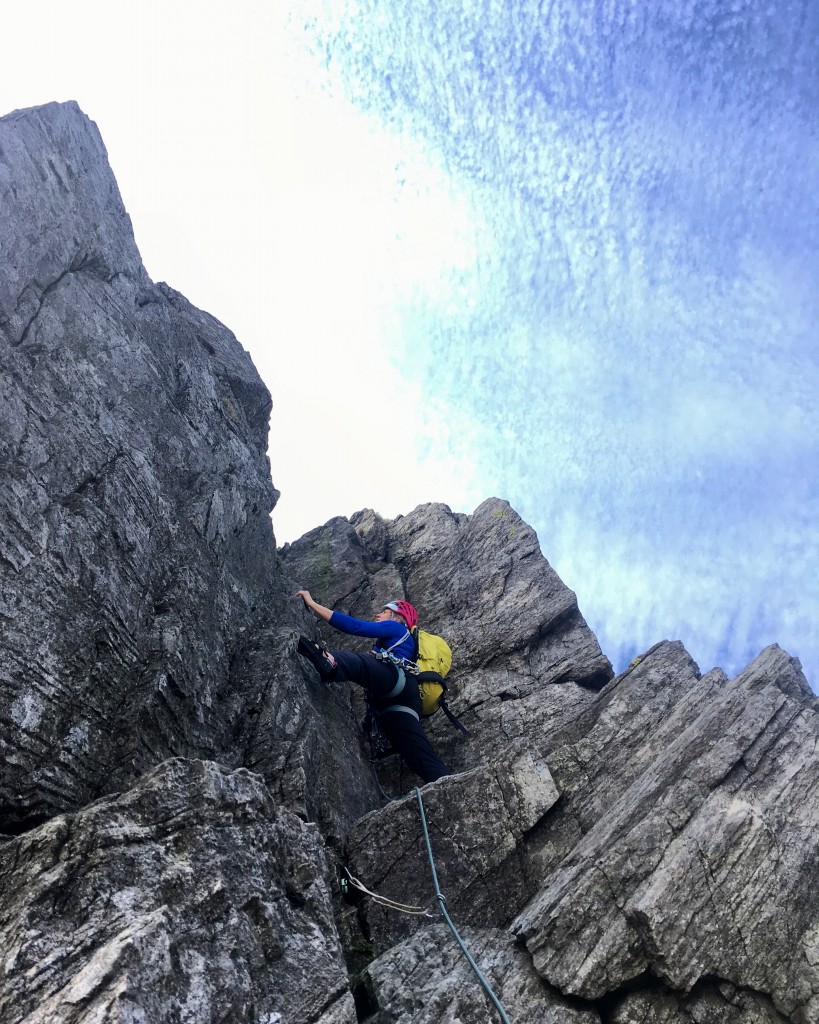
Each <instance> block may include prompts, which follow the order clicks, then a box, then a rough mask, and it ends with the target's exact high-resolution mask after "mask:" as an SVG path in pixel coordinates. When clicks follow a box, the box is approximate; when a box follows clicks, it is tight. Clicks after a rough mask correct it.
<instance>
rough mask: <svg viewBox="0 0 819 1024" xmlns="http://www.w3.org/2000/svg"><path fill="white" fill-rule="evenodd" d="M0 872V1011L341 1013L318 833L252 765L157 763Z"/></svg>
mask: <svg viewBox="0 0 819 1024" xmlns="http://www.w3.org/2000/svg"><path fill="white" fill-rule="evenodd" d="M0 879H1V880H2V892H3V896H2V900H1V901H0V947H2V949H3V951H4V979H3V980H4V984H3V987H2V992H1V993H0V1019H2V1020H4V1021H11V1020H18V1021H32V1022H33V1021H90V1020H152V1021H160V1020H202V1021H205V1020H253V1021H265V1022H268V1024H270V1022H273V1021H276V1020H287V1021H293V1022H305V1024H306V1022H308V1021H318V1020H322V1021H323V1022H324V1024H330V1021H331V1020H336V1021H342V1020H351V1019H352V1020H354V1019H355V1016H354V1014H351V1013H350V1012H349V1011H350V1010H351V1009H352V1003H351V998H350V995H349V992H348V991H347V976H346V972H345V971H344V969H343V960H342V958H341V950H340V947H339V944H338V939H337V937H336V932H335V928H334V926H333V912H332V905H331V900H330V891H329V888H328V879H327V870H326V864H325V858H324V855H323V850H322V843H321V837H320V835H319V833H318V830H317V829H316V828H315V826H311V825H305V824H304V822H302V821H301V820H300V819H299V818H298V817H296V815H294V814H292V813H291V812H289V811H287V810H285V809H284V808H282V807H281V806H277V805H276V804H275V802H274V801H273V800H272V799H271V796H270V794H269V792H268V791H267V789H266V787H265V786H264V784H263V782H262V780H261V779H260V778H259V777H258V776H257V775H254V774H252V773H250V772H247V771H244V770H239V771H236V772H227V771H225V770H224V769H222V768H220V767H219V766H217V765H215V764H213V763H211V762H206V761H192V762H190V761H183V760H181V759H180V760H172V761H167V762H165V764H163V765H161V766H160V767H159V768H156V769H155V770H153V771H152V772H149V773H147V774H146V775H144V776H143V777H142V778H141V779H140V780H139V783H138V784H137V785H136V786H135V787H134V789H132V790H131V791H129V792H128V793H125V794H122V795H121V796H116V797H109V798H107V799H103V800H100V801H98V802H97V803H95V804H92V805H91V806H89V807H87V808H85V809H84V810H82V811H79V812H78V813H77V814H73V815H59V816H57V817H55V818H53V819H52V820H51V821H50V822H49V823H48V824H47V825H43V826H41V827H40V828H39V829H35V830H34V831H33V832H32V833H30V834H29V835H27V836H23V837H21V838H19V839H17V840H15V841H14V842H11V843H8V844H6V846H5V847H4V848H3V849H2V850H0ZM345 1007H346V1008H347V1010H346V1011H345Z"/></svg>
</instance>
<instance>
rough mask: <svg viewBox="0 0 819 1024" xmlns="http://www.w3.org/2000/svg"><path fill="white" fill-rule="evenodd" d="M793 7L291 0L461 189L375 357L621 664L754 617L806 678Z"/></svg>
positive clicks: (747, 654)
mask: <svg viewBox="0 0 819 1024" xmlns="http://www.w3.org/2000/svg"><path fill="white" fill-rule="evenodd" d="M818 11H819V8H817V6H816V4H813V3H811V2H810V0H802V2H792V3H789V2H781V0H780V2H775V3H773V4H768V5H759V4H757V3H756V2H755V0H740V2H737V3H734V4H731V5H730V6H729V5H726V4H724V3H723V2H722V0H705V2H701V0H698V2H696V3H694V2H693V0H674V2H673V3H670V2H666V3H662V2H660V3H650V4H649V3H641V4H635V3H633V2H611V3H603V2H602V0H598V2H597V3H593V4H587V5H578V4H576V3H575V0H553V2H551V3H548V4H543V3H539V2H525V0H523V2H516V3H514V4H510V3H507V2H505V0H503V2H501V0H497V2H492V0H487V2H480V3H477V2H476V3H473V4H469V3H458V4H454V3H449V2H447V3H443V4H441V3H439V2H437V0H418V2H416V3H413V4H408V5H404V4H401V5H397V4H383V3H381V2H378V0H358V2H356V3H355V4H349V5H344V4H340V5H339V4H336V5H333V7H332V10H327V9H325V8H322V9H321V11H320V12H319V11H318V10H317V11H316V14H315V21H314V22H313V23H312V25H311V26H310V32H311V34H312V38H314V39H315V40H316V50H317V52H318V53H319V55H320V57H321V59H322V61H323V65H324V68H325V70H326V73H327V75H328V82H332V83H333V87H334V88H336V89H338V90H342V91H343V92H344V94H345V95H346V96H347V97H348V98H351V99H352V101H353V103H354V104H355V105H356V106H357V107H358V108H359V109H360V110H361V111H364V112H366V113H367V114H368V115H369V116H371V117H375V118H376V119H377V120H378V121H379V122H380V124H381V125H382V126H383V131H384V132H385V133H388V134H390V135H395V134H405V135H410V136H412V137H414V138H416V139H419V140H422V141H423V144H424V145H425V146H426V147H427V149H428V151H429V152H430V153H431V154H433V156H434V158H435V159H437V160H439V161H440V164H441V166H442V167H444V168H445V170H446V172H447V174H448V175H449V177H450V182H451V188H452V190H453V192H456V193H457V194H458V195H459V196H460V197H462V199H464V201H466V202H467V203H468V204H469V206H470V209H471V211H472V212H471V229H470V231H471V235H470V246H471V256H470V259H469V260H468V261H466V262H464V261H461V262H460V263H459V264H458V265H457V266H452V268H451V269H450V271H449V272H448V273H444V276H443V278H442V279H441V280H440V281H439V282H438V284H437V286H436V288H435V289H434V290H429V289H425V288H423V287H419V288H416V289H415V291H414V293H413V294H411V295H408V296H406V297H405V300H404V301H403V304H402V306H401V308H399V309H396V311H395V322H394V325H393V332H394V333H393V335H392V338H391V344H392V347H393V353H394V365H395V368H396V373H398V374H400V375H402V377H403V378H405V379H406V380H407V382H408V387H411V388H416V387H423V388H424V389H425V391H426V393H427V394H429V395H430V396H432V397H434V400H435V402H436V403H437V407H438V409H439V410H440V409H441V407H443V408H445V409H446V410H448V412H447V414H446V416H445V419H446V421H447V423H448V425H449V429H450V432H451V437H457V441H458V445H459V446H460V448H461V450H469V451H470V452H471V459H472V462H473V464H472V465H471V466H470V468H469V479H468V480H465V481H464V485H465V487H466V488H467V489H468V490H469V492H470V493H472V492H473V490H474V488H475V483H476V479H477V482H478V486H479V487H480V486H482V487H483V490H484V492H485V494H486V495H488V494H490V493H495V494H498V495H500V496H502V497H505V498H507V499H508V500H509V501H510V502H511V503H512V504H513V505H514V506H515V507H516V508H517V510H518V511H519V512H520V513H521V514H522V515H523V516H524V518H526V519H527V520H528V521H529V522H531V523H532V524H533V525H534V526H535V528H536V529H537V531H538V535H539V537H540V541H541V546H542V548H543V551H544V554H545V555H546V557H547V558H548V559H549V560H550V562H552V564H553V565H554V566H555V567H556V568H557V570H558V571H559V572H560V574H561V576H562V577H563V578H564V580H565V581H566V582H567V583H568V585H569V586H570V587H572V588H573V589H574V590H575V591H576V592H577V594H578V597H579V600H580V605H581V610H582V611H583V613H584V614H585V616H586V618H587V619H588V621H589V624H590V625H591V626H592V628H593V629H594V630H595V632H596V634H597V635H598V637H599V638H600V641H601V644H602V646H603V648H604V650H605V651H606V653H607V654H608V655H609V656H610V657H611V658H612V660H613V661H614V662H615V663H616V667H617V668H618V669H619V668H622V667H623V666H624V665H625V664H627V662H628V660H629V659H630V658H631V657H632V656H634V655H635V654H636V653H639V652H640V651H641V650H644V649H645V648H647V647H648V646H650V645H651V644H653V643H655V642H657V641H658V640H660V639H663V638H673V639H681V640H682V641H683V642H684V643H685V645H686V647H687V648H688V650H689V651H690V652H691V653H692V654H693V656H694V657H695V658H696V660H697V661H698V662H699V664H700V667H701V669H703V670H707V669H708V668H710V667H712V666H713V665H715V664H719V665H721V666H722V667H724V668H725V669H726V671H728V672H729V673H732V674H733V673H736V672H737V671H739V670H740V669H741V668H742V667H744V665H745V664H746V663H747V662H748V661H749V660H750V659H751V658H753V657H754V656H755V655H756V654H757V653H758V652H759V650H760V649H761V648H762V647H764V646H765V645H767V644H769V643H773V642H777V643H779V644H780V645H781V646H783V647H785V648H786V649H787V650H788V651H790V652H791V653H792V654H795V655H797V656H798V657H800V659H801V660H802V662H803V666H804V668H805V670H806V674H807V675H808V678H809V680H810V681H811V683H812V685H813V686H814V687H815V688H816V687H817V686H819V655H818V654H817V651H819V627H817V620H819V573H817V565H819V558H817V556H818V555H819V525H818V524H819V514H817V513H819V500H817V499H818V496H819V482H817V481H818V480H819V472H817V470H818V469H819V414H817V401H816V395H817V393H819V365H818V364H819V353H818V351H817V349H818V348H819V346H818V345H817V322H818V321H817V312H819V310H818V309H817V306H819V300H818V298H817V297H819V287H817V276H818V275H817V269H819V267H818V265H817V237H819V234H818V233H817V228H818V227H819V224H817V204H816V194H817V187H819V160H818V159H817V157H819V152H817V150H818V149H819V134H818V133H817V110H819V104H818V102H817V101H819V73H818V72H817V67H818V65H817V61H816V54H817V52H819V16H818V15H817V12H818ZM446 456H447V450H446V448H445V446H444V447H442V446H441V445H440V444H437V443H436V442H435V441H434V440H433V441H431V442H430V443H429V457H430V458H431V459H435V458H444V457H446ZM436 497H437V496H436V495H434V494H430V495H429V499H430V500H433V499H435V498H436Z"/></svg>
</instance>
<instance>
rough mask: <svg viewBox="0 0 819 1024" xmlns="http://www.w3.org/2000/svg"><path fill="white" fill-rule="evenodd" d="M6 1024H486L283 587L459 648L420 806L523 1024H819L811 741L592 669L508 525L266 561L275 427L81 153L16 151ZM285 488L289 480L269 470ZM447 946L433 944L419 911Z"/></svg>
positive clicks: (552, 591)
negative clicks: (427, 911) (345, 895)
mask: <svg viewBox="0 0 819 1024" xmlns="http://www.w3.org/2000/svg"><path fill="white" fill-rule="evenodd" d="M0 215H2V222H3V225H4V231H3V233H2V235H0V258H1V259H0V266H2V268H3V270H2V279H1V280H0V352H1V353H2V355H1V356H0V358H1V359H2V375H1V376H0V472H2V488H0V582H2V589H1V590H0V630H2V635H1V641H0V642H1V643H2V660H0V759H1V760H2V776H1V777H0V885H2V890H0V1024H12V1022H14V1024H18V1022H20V1021H25V1022H27V1024H35V1022H37V1024H39V1022H50V1024H56V1022H69V1021H70V1022H76V1024H90V1022H91V1021H94V1022H100V1021H109V1020H110V1021H115V1020H116V1021H121V1022H124V1021H128V1022H130V1021H134V1022H137V1021H140V1022H144V1021H151V1022H162V1021H168V1022H171V1021H187V1022H200V1021H201V1022H203V1024H204V1022H206V1021H213V1020H225V1021H248V1022H250V1021H253V1022H260V1024H291V1022H298V1024H302V1022H303V1024H312V1022H315V1024H353V1022H354V1021H356V1020H369V1021H371V1022H372V1024H388V1022H401V1024H409V1022H414V1024H422V1022H424V1024H434V1022H440V1024H444V1022H451V1021H455V1020H460V1021H464V1022H484V1021H492V1020H496V1019H497V1016H496V1014H495V1011H494V1010H493V1009H492V1008H491V1007H490V1005H489V1003H488V1002H487V1000H486V998H485V996H484V995H483V993H482V991H481V989H480V988H479V986H478V985H477V983H476V981H475V978H474V976H473V975H472V974H471V973H470V971H469V969H468V967H467V965H466V963H465V961H464V960H463V958H462V957H461V956H460V953H459V951H458V949H457V947H456V945H455V944H454V942H453V939H452V936H451V935H450V933H449V931H448V930H447V929H446V927H445V926H444V925H443V924H441V923H440V922H439V920H438V919H437V918H435V917H433V918H432V919H428V918H423V917H422V918H410V917H407V916H403V915H400V914H397V913H395V912H392V911H387V910H385V909H384V908H382V907H380V906H378V905H377V904H374V903H372V902H370V901H369V900H366V899H365V900H363V901H362V902H361V903H360V904H359V905H358V906H357V907H351V906H348V905H345V904H344V903H343V902H342V901H341V899H340V897H339V891H338V886H337V885H336V880H335V877H334V875H335V871H336V868H337V867H338V865H340V864H345V865H347V866H348V867H349V869H350V870H351V871H352V872H353V873H354V874H355V875H356V876H358V877H360V878H361V879H362V880H363V881H364V882H365V883H366V884H367V885H368V886H369V887H370V888H371V889H373V890H376V891H378V892H380V893H383V894H384V895H386V896H388V897H391V898H393V899H396V900H398V901H401V902H410V903H416V902H421V903H426V902H428V901H429V902H430V903H431V904H434V900H433V899H432V896H433V889H432V884H431V881H430V875H429V865H428V863H427V859H426V848H425V844H424V840H423V835H422V830H421V823H420V818H419V812H418V803H417V799H416V796H415V793H414V786H415V784H416V782H417V780H416V779H414V778H411V777H409V776H408V775H407V773H406V772H402V771H401V769H400V766H399V765H396V764H394V763H393V762H392V761H387V762H385V763H384V764H382V765H381V767H380V768H379V777H380V779H381V782H382V784H383V785H384V786H385V788H387V789H388V790H389V791H390V792H391V793H393V794H395V795H396V797H398V799H396V800H395V801H394V802H392V803H389V804H387V805H386V806H385V805H384V803H383V801H382V800H381V798H380V795H379V791H378V789H377V787H376V784H375V782H374V780H373V777H372V775H371V771H370V765H369V762H368V753H367V750H366V748H365V746H364V745H363V744H362V742H361V740H360V737H359V732H358V726H357V720H358V719H359V718H360V716H361V713H362V711H363V708H362V706H361V702H360V695H359V694H356V693H350V691H349V689H348V688H347V687H345V686H343V685H339V684H334V685H322V684H320V683H319V682H318V680H317V678H316V676H315V674H314V673H313V671H312V669H311V668H310V667H309V666H308V665H306V664H305V663H304V662H303V661H302V659H300V658H298V656H297V655H296V654H295V643H296V638H297V634H298V632H299V631H301V632H305V631H311V630H315V629H316V628H317V627H316V625H315V624H314V623H312V622H310V621H308V619H307V617H306V615H305V614H304V611H303V609H302V607H301V604H300V602H299V601H296V600H294V599H293V596H292V595H293V592H294V590H295V589H296V586H306V587H309V588H311V589H312V590H313V591H314V593H315V594H316V596H317V597H319V598H320V599H321V600H322V601H323V602H324V603H326V604H330V605H332V606H337V607H341V608H343V609H344V610H346V611H349V612H351V613H353V614H359V615H362V616H369V614H370V613H371V611H372V610H373V608H374V607H378V606H379V605H380V604H381V603H383V602H384V601H385V600H387V599H390V598H395V597H399V596H407V597H409V598H410V599H411V600H412V601H413V603H415V604H416V606H417V607H418V608H419V610H420V612H421V615H422V624H423V625H424V626H426V627H428V628H430V629H432V630H433V631H435V632H438V633H441V634H443V635H444V636H445V637H446V638H447V639H448V640H449V642H450V643H451V645H452V647H453V650H454V652H455V660H454V665H453V670H452V673H451V676H450V678H451V682H452V688H453V697H452V704H453V707H454V709H455V711H456V712H457V714H458V715H459V717H460V718H461V720H462V721H463V722H464V723H465V724H466V725H467V727H468V728H469V730H470V736H469V737H468V738H465V737H463V736H462V735H461V734H460V733H458V732H456V731H455V730H453V729H452V728H451V726H450V725H449V723H448V722H447V721H446V720H445V719H444V718H443V716H441V715H438V716H436V718H435V719H433V720H432V722H431V723H430V725H429V732H430V735H431V737H432V739H433V742H434V743H435V745H436V747H437V748H438V749H439V750H440V751H441V753H442V755H443V756H444V757H445V759H446V760H447V761H448V762H449V764H450V765H451V767H452V768H453V771H454V772H456V773H457V774H454V775H452V776H450V777H447V778H444V779H441V780H440V781H438V782H436V783H434V784H432V785H430V786H428V787H425V788H424V790H423V794H424V801H425V806H426V811H427V814H428V820H429V825H430V833H431V839H432V843H433V847H434V850H435V855H436V858H437V868H438V872H439V876H440V880H441V884H442V888H443V891H444V893H445V894H446V896H447V903H448V906H449V909H450V911H451V913H452V915H453V917H454V918H455V920H456V921H457V923H458V925H459V926H460V927H461V929H462V931H463V934H464V937H465V938H466V940H467V942H468V944H469V946H470V949H471V951H472V953H473V954H474V955H475V956H476V957H477V959H478V960H479V962H480V964H481V966H482V968H483V969H484V971H485V973H486V975H487V976H488V977H489V979H490V981H491V982H492V984H493V986H494V988H495V989H496V991H497V992H498V994H499V996H500V997H501V999H502V1001H503V1002H504V1004H505V1006H506V1009H507V1011H508V1012H509V1015H510V1017H511V1019H512V1020H513V1021H515V1022H517V1024H520V1022H523V1021H527V1022H529V1021H531V1022H541V1021H545V1022H555V1024H557V1022H572V1024H603V1022H605V1024H684V1022H685V1024H690V1022H692V1021H693V1022H697V1024H717V1022H720V1024H722V1022H727V1024H772V1022H782V1021H790V1022H793V1024H815V1022H817V1021H819V898H818V897H819V785H818V783H819V710H818V709H817V701H816V699H815V697H814V696H813V694H812V693H811V692H810V690H809V688H808V686H807V684H806V682H805V680H804V677H803V676H802V674H801V671H800V668H799V664H798V662H796V661H795V660H794V659H792V658H790V657H789V656H788V655H787V654H786V653H785V652H783V651H781V650H779V649H778V648H776V647H772V648H768V649H767V650H765V651H763V652H762V653H761V654H760V655H759V657H758V658H757V659H756V660H755V661H754V662H753V663H752V664H751V665H750V666H748V668H747V669H746V670H745V671H744V672H743V673H742V674H741V675H740V676H738V677H737V678H736V679H734V680H729V679H727V678H726V677H725V675H724V674H723V673H722V672H720V671H719V670H713V671H711V672H708V673H707V674H706V675H701V673H700V671H699V669H698V667H697V666H696V665H695V664H694V663H693V661H692V659H691V658H690V657H689V656H688V654H687V653H686V652H685V650H684V649H683V648H682V647H681V645H680V644H678V643H673V642H662V643H659V644H657V645H656V646H655V647H654V648H652V649H651V650H650V651H648V652H646V653H645V655H644V656H643V657H642V659H640V660H639V662H638V663H636V664H634V665H633V666H632V667H631V668H630V669H629V670H628V671H627V672H625V673H624V674H623V675H621V676H619V677H617V678H612V675H613V673H612V670H611V666H610V665H609V663H608V661H607V659H606V658H605V656H604V655H603V653H602V652H601V651H600V648H599V645H598V643H597V641H596V639H595V637H594V636H593V634H592V633H591V631H590V630H589V628H588V626H587V625H586V623H585V622H584V620H583V618H582V615H581V613H580V610H579V609H578V607H577V601H576V599H575V596H574V594H573V593H572V592H571V591H570V590H569V589H568V588H567V587H566V586H565V585H564V583H563V582H562V581H561V580H560V579H559V578H558V577H557V575H556V574H555V572H554V571H553V570H552V568H551V567H550V566H549V564H548V562H547V561H546V560H545V559H544V558H543V556H542V554H541V552H540V548H539V545H538V541H537V538H536V536H535V534H534V532H533V531H532V530H531V528H530V527H528V526H527V525H526V524H525V523H523V522H522V520H521V519H520V517H519V516H518V515H517V514H516V513H515V512H514V510H513V509H511V508H510V507H509V505H508V504H507V503H506V502H503V501H500V500H498V499H490V500H488V501H486V502H484V503H483V504H482V505H481V506H480V507H479V508H478V509H476V510H475V512H474V514H472V515H469V516H466V515H461V514H454V513H452V512H451V511H450V510H449V509H448V508H446V507H445V506H443V505H435V504H431V505H425V506H422V507H420V508H418V509H416V510H414V511H413V512H410V513H409V514H408V515H405V516H402V517H399V518H398V519H396V520H394V521H386V520H383V519H381V518H380V517H379V516H377V515H376V514H375V513H374V512H372V511H364V512H361V513H358V514H357V515H355V516H353V517H351V519H350V520H347V519H342V518H338V519H334V520H332V521H331V522H329V523H328V524H326V526H324V527H322V528H321V529H319V530H315V531H312V532H311V533H310V534H308V535H307V536H305V537H304V538H302V539H301V540H300V541H298V542H296V543H294V544H292V545H288V546H286V547H285V548H284V549H282V550H281V551H280V552H277V551H276V547H275V540H274V537H273V533H272V529H271V526H270V519H269V512H270V509H271V508H272V506H273V504H274V502H275V500H276V492H275V490H274V488H273V484H272V482H271V480H270V471H269V466H268V463H267V457H266V443H267V419H268V414H269V409H270V399H269V396H268V393H267V390H266V389H265V387H264V385H263V384H262V382H261V381H260V379H259V378H258V375H257V374H256V371H255V369H254V368H253V366H252V364H251V362H250V359H249V357H248V356H247V354H246V353H245V352H244V351H243V350H242V348H241V346H240V345H239V344H238V342H237V341H236V339H235V338H234V337H233V335H232V334H231V333H230V332H229V331H228V330H227V329H226V328H225V327H223V326H222V325H221V324H219V323H218V322H217V321H215V320H214V319H213V318H212V317H210V316H208V314H206V313H203V312H202V311H200V310H197V309H195V308H194V307H192V306H191V305H190V304H189V303H188V302H187V301H186V300H185V299H184V298H183V297H182V296H180V295H178V294H177V293H176V292H174V291H173V290H172V289H170V288H168V287H167V286H166V285H161V284H160V285H155V284H153V283H152V282H151V281H150V280H149V279H148V277H147V275H146V273H145V271H144V268H143V267H142V263H141V260H140V257H139V253H138V251H137V249H136V246H135V243H134V239H133V235H132V232H131V226H130V222H129V220H128V216H127V214H126V213H125V210H124V208H123V206H122V202H121V199H120V197H119V193H118V190H117V187H116V183H115V181H114V178H113V175H112V174H111V171H110V169H109V168H108V164H107V159H106V156H105V151H104V147H103V145H102V142H101V140H100V138H99V134H98V132H97V131H96V128H95V127H94V125H93V124H92V123H91V122H90V121H88V120H87V118H85V117H84V115H83V114H82V113H81V112H80V111H79V109H78V108H77V107H76V105H74V104H61V105H58V104H51V105H49V106H47V107H44V108H39V109H36V110H31V111H20V112H16V113H14V114H11V115H9V116H7V117H5V118H0ZM274 458H275V454H274ZM432 910H433V913H434V911H435V907H434V905H433V907H432Z"/></svg>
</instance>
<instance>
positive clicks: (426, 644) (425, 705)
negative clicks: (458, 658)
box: [412, 629, 469, 736]
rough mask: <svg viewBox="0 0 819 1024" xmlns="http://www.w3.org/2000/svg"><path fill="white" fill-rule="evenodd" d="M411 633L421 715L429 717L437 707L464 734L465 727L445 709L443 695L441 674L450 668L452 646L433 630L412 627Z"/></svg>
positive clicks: (444, 686)
mask: <svg viewBox="0 0 819 1024" xmlns="http://www.w3.org/2000/svg"><path fill="white" fill-rule="evenodd" d="M412 635H413V638H414V639H415V647H416V655H415V663H416V664H417V665H418V668H419V670H420V671H419V673H418V676H417V679H418V692H419V693H420V694H421V717H422V718H430V717H431V716H432V715H434V714H435V712H436V711H437V710H438V709H439V708H440V709H441V710H442V711H443V712H444V714H445V715H446V716H447V718H448V719H449V720H450V722H452V724H453V725H454V726H455V727H456V728H457V729H460V730H461V732H463V733H466V735H467V736H468V735H469V732H468V730H467V729H465V728H464V727H463V725H461V723H460V722H459V721H458V719H457V718H456V717H455V715H453V713H452V712H451V711H450V710H449V708H448V707H447V703H446V700H445V699H444V696H445V694H446V683H445V682H444V677H445V676H446V674H447V672H449V670H450V668H452V649H451V648H450V646H449V644H448V643H447V642H446V640H444V638H443V637H441V636H436V635H435V633H427V632H426V630H423V629H414V630H413V631H412Z"/></svg>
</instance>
